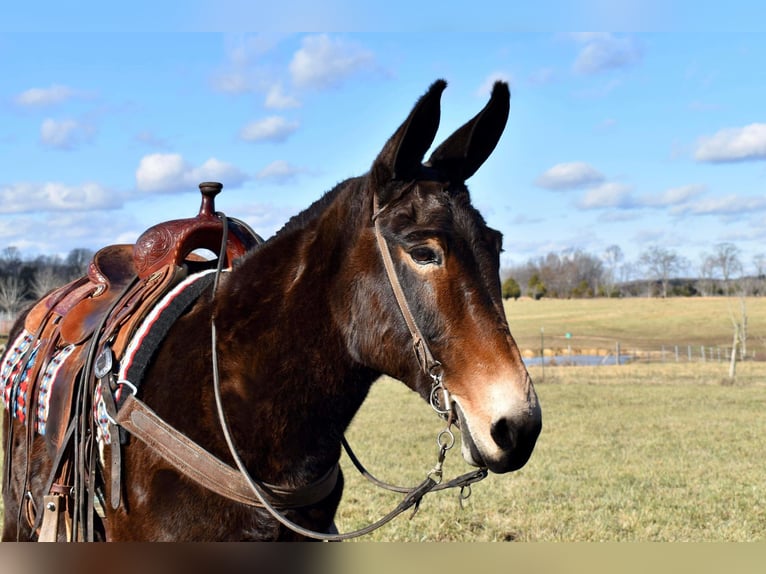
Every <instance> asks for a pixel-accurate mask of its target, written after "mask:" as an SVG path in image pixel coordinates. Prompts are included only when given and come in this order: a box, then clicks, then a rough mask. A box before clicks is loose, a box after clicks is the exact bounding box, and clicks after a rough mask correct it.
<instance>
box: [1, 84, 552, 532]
mask: <svg viewBox="0 0 766 574" xmlns="http://www.w3.org/2000/svg"><path fill="white" fill-rule="evenodd" d="M445 87H446V82H444V81H441V80H440V81H437V82H435V83H434V84H433V85H432V86H431V87H430V89H429V90H428V91H427V92H426V93H425V94H424V95H423V96H422V97H421V98H420V99H419V100H418V101H417V103H416V105H415V106H414V108H413V109H412V111H411V112H410V114H409V116H408V117H407V118H406V120H405V121H404V122H403V123H402V124H401V126H400V127H399V128H398V129H397V130H396V132H395V133H394V134H393V136H392V137H391V138H390V139H389V140H388V141H387V142H386V143H385V145H384V147H383V149H382V151H381V152H380V153H379V155H378V156H377V158H375V160H374V162H373V163H372V166H371V168H370V170H369V172H368V173H366V174H364V175H362V176H360V177H354V178H351V179H348V180H346V181H343V182H342V183H340V184H338V185H337V186H335V187H334V188H333V189H332V190H330V191H329V192H327V193H326V194H325V195H324V196H323V197H321V198H320V199H319V200H317V201H316V202H315V203H314V204H313V205H311V206H310V207H309V208H308V209H306V210H305V211H303V212H302V213H300V214H299V215H296V216H294V217H293V218H292V219H290V220H289V221H288V222H287V224H286V225H285V226H284V227H283V228H282V229H281V230H280V231H279V232H277V233H276V234H275V235H274V236H273V237H272V238H270V239H269V240H268V241H266V242H265V243H264V244H263V245H262V246H259V247H257V248H254V249H252V250H250V251H249V252H248V253H247V254H246V255H244V256H243V257H242V258H241V260H240V261H239V263H238V265H236V266H234V268H233V270H232V271H231V272H229V273H224V274H222V275H221V276H220V283H219V284H218V285H217V286H216V288H215V293H214V294H211V290H212V289H213V287H208V288H206V291H205V292H204V293H203V296H201V297H199V298H198V299H197V300H196V301H194V302H193V303H192V304H191V306H190V308H189V309H188V311H186V312H185V313H184V314H182V316H180V317H179V318H178V319H177V320H176V321H175V323H174V324H173V325H172V326H171V327H169V330H168V332H167V334H166V335H165V336H164V338H163V339H162V341H161V342H160V343H159V345H158V347H157V350H156V353H155V355H154V357H153V359H152V360H151V362H150V363H149V365H148V367H147V370H146V373H145V376H144V380H143V381H142V383H141V385H140V387H139V389H138V394H137V396H138V397H140V399H141V401H143V403H144V404H146V405H148V406H149V407H151V409H152V410H153V411H154V412H155V413H156V414H157V415H158V417H160V418H161V419H162V420H164V421H165V423H167V425H168V426H170V427H172V428H174V429H176V430H177V431H179V432H180V433H182V434H183V435H184V436H185V437H187V438H188V439H190V441H193V442H194V443H196V444H198V445H199V446H201V447H202V448H204V449H205V450H206V451H208V452H209V453H211V454H212V455H214V456H215V457H217V458H218V459H220V460H221V461H223V462H224V463H227V464H229V465H233V464H234V462H235V461H234V458H233V455H232V454H231V452H230V449H229V446H228V445H227V441H226V440H225V436H224V434H223V433H222V430H221V425H220V423H219V415H218V413H217V406H216V390H215V389H214V386H215V385H214V380H213V369H212V367H211V366H212V365H213V364H214V363H215V364H216V365H217V370H218V376H219V377H220V379H219V384H220V397H219V398H220V404H221V408H222V410H223V412H224V413H225V420H226V421H228V426H229V428H230V429H231V441H232V442H233V444H235V445H236V449H237V452H238V453H239V456H240V457H241V462H242V464H243V465H244V467H245V468H246V469H247V471H248V472H249V473H250V474H251V475H252V476H253V477H257V479H258V480H260V481H263V482H265V483H269V484H271V485H278V486H279V487H282V488H285V489H299V488H300V487H302V486H305V485H308V484H313V483H315V482H316V481H317V479H318V478H319V477H325V476H327V475H328V469H333V468H335V467H336V465H337V463H338V461H339V458H340V455H341V441H342V437H343V433H344V431H345V430H346V428H347V426H348V425H349V423H350V421H351V419H352V417H353V416H354V414H355V413H356V412H357V410H358V409H359V408H360V406H361V405H362V403H363V401H364V400H365V397H366V395H367V394H368V391H369V390H370V387H371V385H372V384H373V382H374V381H375V380H376V379H378V378H379V377H380V376H381V375H383V374H385V375H389V376H391V377H393V378H395V379H398V380H400V381H402V382H403V383H404V384H405V385H407V386H408V387H409V388H410V389H411V390H413V391H415V392H416V393H418V394H419V395H421V396H422V397H423V398H424V399H425V400H426V401H432V400H433V399H432V397H431V393H432V390H433V388H434V377H433V374H434V373H433V370H434V367H436V368H437V369H438V371H439V373H438V376H439V380H440V381H441V380H443V386H444V388H445V389H446V390H447V391H448V394H444V395H443V396H445V397H447V399H446V400H447V401H448V402H449V404H448V405H444V404H442V405H441V406H442V407H443V408H449V407H451V412H454V420H450V421H449V422H450V423H453V422H454V424H455V425H456V426H457V427H458V428H459V430H460V436H461V439H462V440H461V442H462V447H461V452H462V455H463V457H464V459H465V460H466V461H467V462H468V463H469V464H470V465H473V466H476V467H480V468H486V469H488V470H489V471H491V472H493V473H497V474H502V473H508V472H511V471H514V470H517V469H519V468H521V467H522V466H523V465H524V464H525V463H526V462H527V460H528V459H529V457H530V455H531V453H532V451H533V448H534V446H535V442H536V440H537V437H538V435H539V433H540V430H541V425H542V423H541V420H542V419H541V409H540V405H539V403H538V400H537V395H536V393H535V390H534V386H533V383H532V381H531V379H530V376H529V374H528V372H527V370H526V368H525V366H524V363H523V362H522V359H521V356H520V353H519V350H518V348H517V346H516V343H515V342H514V339H513V337H512V335H511V332H510V330H509V326H508V323H507V320H506V316H505V312H504V309H503V302H502V298H501V287H500V279H499V265H500V263H499V259H500V252H501V245H502V236H501V234H500V233H499V232H498V231H496V230H494V229H491V228H490V227H488V226H487V224H486V223H485V220H484V219H483V218H482V216H481V215H480V213H479V212H478V211H477V210H476V208H475V207H474V206H473V205H472V204H471V199H470V196H469V191H468V189H467V187H466V184H465V182H466V180H467V179H469V178H470V177H471V176H472V175H473V174H474V173H475V172H476V170H477V169H479V167H480V166H481V165H482V164H483V163H484V162H485V160H486V159H487V158H488V157H489V156H490V154H491V153H492V151H493V150H494V148H495V146H496V144H497V142H498V141H499V138H500V136H501V134H502V132H503V130H504V128H505V124H506V121H507V117H508V112H509V102H510V93H509V89H508V86H507V85H506V84H505V83H502V82H498V83H496V84H495V86H494V88H493V91H492V94H491V97H490V100H489V102H488V103H487V104H486V106H485V107H484V108H483V109H482V110H481V111H480V112H479V113H478V114H477V115H476V116H475V117H474V118H473V119H471V120H470V121H468V122H467V123H466V124H465V125H463V126H462V127H460V128H459V129H458V130H457V131H455V132H454V133H453V134H452V135H451V136H449V137H448V138H447V139H446V140H445V141H444V142H443V143H442V144H441V145H439V146H438V147H436V148H435V150H434V151H433V153H432V154H431V155H430V157H429V159H428V160H427V161H426V162H423V158H424V157H425V154H426V152H427V151H428V149H429V148H430V147H431V145H432V143H433V140H434V138H435V136H436V132H437V128H438V126H439V119H440V98H441V94H442V91H443V90H444V88H445ZM376 229H377V233H378V234H379V235H380V238H379V239H376ZM381 246H383V247H381ZM381 249H385V250H386V251H387V252H388V255H389V257H390V260H391V266H392V269H391V272H392V273H394V274H395V276H396V278H397V279H398V282H399V289H400V291H401V293H400V294H399V295H397V294H396V293H395V289H394V288H393V287H392V283H391V281H390V279H389V276H388V275H387V270H386V264H385V263H384V259H385V256H383V255H382V253H381ZM397 297H399V298H402V297H403V299H404V301H405V304H406V305H408V307H409V311H407V312H405V311H404V310H403V309H402V308H401V306H400V304H399V303H398V301H397ZM408 312H409V313H410V314H411V317H410V320H411V322H413V323H414V325H415V327H416V331H417V332H418V333H419V334H420V335H422V339H423V341H414V348H413V331H412V329H411V328H410V327H411V326H408V321H407V317H406V315H407V313H408ZM211 321H214V322H215V326H216V330H215V332H216V333H217V335H216V341H215V345H214V348H213V349H211V337H212V335H211V329H210V325H211ZM424 348H425V351H424V350H423V349H424ZM429 357H430V363H429V362H428V361H429ZM424 365H425V367H426V368H424ZM10 426H13V431H14V432H13V435H12V439H13V440H12V441H11V444H10V447H9V448H10V450H8V451H6V453H5V464H6V466H8V465H11V466H10V467H9V468H7V469H6V470H7V472H9V478H8V480H9V484H8V485H7V486H6V488H5V490H4V493H3V496H4V501H5V520H4V527H3V539H5V540H16V539H18V540H35V539H36V538H37V536H38V531H37V530H36V529H35V525H34V520H33V519H30V520H28V519H26V518H25V517H24V516H23V515H24V514H26V513H25V512H23V511H22V508H21V505H22V503H23V501H24V500H26V499H30V500H32V501H35V504H34V505H33V506H34V507H35V508H41V507H42V500H43V496H44V495H45V494H47V493H46V492H44V488H45V483H46V479H47V478H48V477H49V476H50V475H51V472H52V468H53V466H54V462H53V460H52V455H51V450H50V448H49V446H46V444H45V437H44V436H39V435H36V436H35V437H34V438H33V439H32V440H31V441H29V442H28V443H27V441H25V440H23V439H24V437H27V436H28V435H29V433H28V430H27V429H25V427H24V425H22V423H21V422H19V421H18V420H17V419H15V418H13V417H12V416H10V415H9V414H8V412H7V411H6V413H5V430H6V435H7V434H8V432H9V427H10ZM91 438H92V437H91ZM123 438H125V437H123ZM112 440H113V441H114V440H116V439H115V438H114V437H113V438H112ZM123 442H124V444H123V446H122V449H121V450H122V456H121V460H120V461H119V464H118V467H117V468H118V470H119V472H121V478H120V481H119V482H118V485H119V486H118V487H117V488H119V489H120V490H121V498H120V499H119V504H117V505H116V508H115V507H113V505H112V504H108V503H105V504H104V509H103V516H95V518H92V519H93V520H94V521H95V522H96V531H97V536H96V538H99V537H101V538H103V539H105V540H114V541H127V540H154V541H162V540H167V541H169V540H185V541H202V540H217V541H234V540H303V539H305V537H304V536H303V535H302V534H300V533H296V532H294V531H293V530H291V529H290V528H288V527H286V526H285V525H284V524H283V523H281V522H279V521H277V520H275V519H274V518H273V517H272V515H271V514H270V513H268V512H267V511H266V510H265V509H264V508H262V507H255V506H252V505H247V504H243V503H241V502H237V501H234V500H231V499H227V498H225V497H223V496H221V495H219V494H217V493H215V492H211V491H210V490H209V489H207V488H205V487H203V486H201V485H200V484H199V483H198V482H197V481H195V480H192V479H191V478H190V477H189V476H187V475H186V474H184V473H183V472H181V471H179V470H178V468H176V467H175V466H173V465H171V464H169V463H168V461H167V460H166V458H163V457H162V456H160V455H158V454H157V452H156V451H155V450H152V448H150V446H148V445H147V444H146V443H145V442H143V441H141V440H135V437H132V436H129V437H128V438H127V441H123ZM27 444H28V446H27ZM113 448H115V447H114V446H110V445H109V444H106V445H105V446H104V447H103V451H104V452H103V453H102V454H103V457H102V458H101V459H100V463H99V464H98V468H97V469H96V470H97V472H94V473H92V475H91V476H92V477H93V476H95V480H96V481H97V483H98V485H99V490H100V491H102V492H103V493H104V498H105V499H108V498H109V495H110V492H109V491H110V489H114V488H115V487H114V485H113V481H112V478H113V477H112V473H113V472H114V467H113V466H112V465H111V464H109V463H108V461H109V460H110V457H109V453H110V450H112V449H113ZM25 458H26V459H27V461H28V462H27V464H20V463H19V461H21V460H24V459H25ZM25 473H26V474H25ZM331 474H333V477H332V482H331V484H330V485H329V487H327V488H326V492H325V493H323V495H322V498H321V500H312V501H311V502H309V503H308V504H306V505H303V506H297V507H291V508H287V509H285V510H284V516H285V517H286V518H288V519H289V520H290V521H292V522H294V523H296V524H298V525H301V526H303V527H305V528H309V529H313V530H315V531H319V532H332V531H333V528H334V515H335V512H336V509H337V507H338V504H339V502H340V499H341V495H342V491H343V476H342V473H340V472H335V473H331ZM112 494H114V493H112ZM38 526H39V525H38Z"/></svg>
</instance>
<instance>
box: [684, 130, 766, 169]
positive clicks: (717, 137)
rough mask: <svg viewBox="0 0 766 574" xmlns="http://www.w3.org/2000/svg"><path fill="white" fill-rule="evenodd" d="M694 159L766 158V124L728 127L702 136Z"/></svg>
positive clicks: (711, 160) (721, 160)
mask: <svg viewBox="0 0 766 574" xmlns="http://www.w3.org/2000/svg"><path fill="white" fill-rule="evenodd" d="M694 159H696V160H697V161H706V162H729V161H747V160H759V159H760V160H762V159H766V124H759V123H754V124H750V125H747V126H744V127H741V128H727V129H723V130H720V131H719V132H716V133H715V134H714V135H712V136H709V137H703V138H700V140H699V141H698V143H697V149H696V150H695V152H694Z"/></svg>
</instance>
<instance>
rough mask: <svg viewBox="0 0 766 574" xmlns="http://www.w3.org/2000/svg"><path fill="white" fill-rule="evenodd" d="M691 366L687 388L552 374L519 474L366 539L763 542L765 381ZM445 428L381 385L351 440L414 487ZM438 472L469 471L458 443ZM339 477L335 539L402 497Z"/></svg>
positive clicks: (659, 380) (667, 376)
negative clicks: (728, 382)
mask: <svg viewBox="0 0 766 574" xmlns="http://www.w3.org/2000/svg"><path fill="white" fill-rule="evenodd" d="M684 367H685V369H689V368H691V367H692V366H684ZM693 367H694V368H697V369H698V370H701V371H702V372H701V373H697V375H688V374H687V375H686V379H685V380H684V381H683V382H682V383H681V384H677V383H675V382H674V381H675V378H676V375H677V372H678V371H679V367H678V366H677V365H665V366H662V365H657V366H655V367H654V368H653V369H651V371H652V373H651V375H650V376H643V375H641V374H640V372H639V371H641V370H643V369H646V366H644V365H640V366H635V367H612V368H610V367H594V368H586V367H558V368H548V369H546V371H547V372H550V373H551V375H550V376H549V378H548V381H549V382H546V383H538V385H537V390H538V394H539V396H540V401H541V404H542V407H543V421H544V422H543V433H542V434H541V436H540V439H539V441H538V445H537V448H536V450H535V452H534V454H533V455H532V459H531V460H530V462H529V463H528V464H527V465H526V466H525V467H524V468H523V469H522V470H520V471H518V472H516V473H512V474H507V475H490V477H489V478H488V479H487V480H485V481H484V482H483V483H479V484H477V485H475V486H474V488H473V494H472V496H471V497H470V499H469V500H468V501H467V503H466V508H465V509H464V510H461V509H460V506H459V504H458V501H457V498H456V493H447V492H442V493H436V494H431V495H428V496H427V498H426V499H425V500H424V501H423V505H422V508H421V510H420V512H419V513H418V514H417V515H416V516H415V517H414V518H413V519H412V520H408V519H407V518H406V517H400V518H398V519H397V520H396V521H394V522H393V523H391V524H389V525H387V526H385V527H384V528H382V529H380V530H379V531H377V532H376V533H374V534H372V535H371V536H370V537H368V538H366V539H372V540H394V541H420V540H429V541H440V540H451V541H507V540H520V541H752V540H761V541H763V540H766V477H765V476H764V472H763V468H764V467H763V464H764V462H763V461H764V447H763V438H764V437H766V417H764V415H763V413H764V412H766V374H765V373H764V372H763V369H761V370H760V372H755V373H752V379H753V382H750V383H747V384H745V383H741V382H740V383H737V384H735V385H733V386H724V385H721V384H719V383H718V381H719V380H720V379H719V373H718V372H717V371H716V369H715V368H714V367H713V366H710V365H707V366H706V365H693ZM619 369H623V370H625V371H627V372H628V373H629V372H631V371H632V372H633V373H634V374H635V375H637V376H636V378H635V380H634V381H633V382H626V381H625V380H624V379H623V378H622V374H619V373H617V371H618V370H619ZM609 371H611V372H612V374H613V375H615V377H614V378H610V377H609ZM705 373H707V374H705ZM596 375H598V377H601V380H600V382H599V384H592V381H593V380H594V379H595V378H596ZM756 379H757V380H760V382H755V381H756ZM439 428H440V422H439V421H438V420H437V419H436V417H435V415H434V414H433V413H432V412H430V410H429V407H428V406H427V405H425V404H424V403H422V401H420V399H418V398H417V397H415V396H414V395H413V394H412V393H410V392H409V391H408V390H406V389H405V388H404V386H403V385H400V384H398V383H395V382H391V381H386V382H381V383H379V384H376V385H375V387H374V388H373V392H372V394H371V396H370V397H369V399H368V401H367V402H366V403H365V405H364V407H363V408H362V410H361V411H360V413H359V414H358V416H357V418H356V419H355V420H354V423H353V424H352V428H351V429H350V432H349V439H350V440H351V441H352V446H355V450H357V451H358V455H359V456H360V458H362V460H363V462H364V463H365V464H367V465H368V468H369V469H370V470H371V471H372V472H373V474H375V473H378V474H380V475H381V478H383V479H386V480H391V481H399V482H403V483H416V482H418V481H419V480H421V479H422V477H423V476H424V474H425V473H426V472H427V471H428V470H429V469H430V468H431V466H432V465H433V462H434V460H435V459H434V457H435V454H436V447H435V442H434V437H435V434H436V432H438V430H439ZM346 462H347V461H346ZM349 464H350V463H349ZM446 468H447V471H448V474H449V475H450V476H453V475H455V474H459V473H461V472H464V471H465V470H467V469H468V467H467V466H465V465H464V463H463V462H462V458H461V456H460V453H459V452H458V448H457V447H456V448H455V449H454V451H452V452H450V453H449V456H448V459H447V464H446ZM344 469H346V470H345V475H346V479H347V486H346V494H345V496H344V500H343V501H342V503H341V508H340V511H339V514H338V526H339V528H341V530H344V529H353V528H358V527H360V526H362V525H363V524H365V523H367V522H369V521H371V520H374V519H375V518H376V517H378V516H380V515H381V514H383V513H384V512H385V511H387V510H388V509H390V508H392V507H393V506H394V505H395V504H396V502H397V501H398V496H397V495H391V494H385V493H383V492H382V491H380V490H378V489H376V488H375V487H373V486H372V485H370V484H369V483H366V482H364V479H362V478H360V477H359V475H358V474H356V472H355V471H354V470H353V469H352V468H351V467H350V466H349V465H344Z"/></svg>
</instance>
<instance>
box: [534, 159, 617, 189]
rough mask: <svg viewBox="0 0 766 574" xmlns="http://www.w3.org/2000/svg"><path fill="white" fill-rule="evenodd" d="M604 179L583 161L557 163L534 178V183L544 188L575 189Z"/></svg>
mask: <svg viewBox="0 0 766 574" xmlns="http://www.w3.org/2000/svg"><path fill="white" fill-rule="evenodd" d="M602 181H604V176H603V175H602V174H601V173H600V172H599V171H598V170H596V169H595V168H594V167H592V166H591V165H589V164H587V163H585V162H579V161H577V162H570V163H559V164H556V165H554V166H553V167H552V168H550V169H548V170H547V171H545V172H544V173H543V174H542V175H540V176H539V177H538V178H537V179H536V180H535V185H537V186H539V187H544V188H546V189H556V190H559V189H577V188H581V187H586V186H589V185H594V184H598V183H601V182H602Z"/></svg>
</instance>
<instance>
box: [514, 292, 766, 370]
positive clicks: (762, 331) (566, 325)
mask: <svg viewBox="0 0 766 574" xmlns="http://www.w3.org/2000/svg"><path fill="white" fill-rule="evenodd" d="M745 302H746V309H747V314H748V331H749V339H748V347H749V349H750V350H751V351H755V352H756V353H757V354H758V358H759V359H762V360H766V297H749V298H746V299H745ZM505 305H506V307H505V308H506V313H507V315H508V321H509V323H510V325H511V332H512V333H513V336H514V338H515V339H516V341H517V343H518V344H519V347H520V348H522V349H534V350H538V349H539V348H540V329H541V328H544V330H545V339H546V346H549V345H551V346H552V345H558V346H565V345H568V344H571V345H572V346H574V347H578V348H607V349H614V344H615V342H617V341H619V342H620V343H621V345H622V348H623V350H630V349H657V348H659V347H660V346H661V345H666V346H668V347H672V346H674V345H681V346H685V345H694V346H696V347H698V346H700V345H705V346H708V347H711V346H717V345H721V346H727V345H731V341H732V334H733V329H732V322H731V315H732V313H734V314H737V313H739V312H740V299H738V298H727V297H693V298H672V299H648V298H632V299H570V300H564V299H542V300H540V301H534V300H532V299H529V298H526V297H525V298H522V299H519V300H518V301H513V300H509V301H506V304H505ZM565 333H571V334H572V338H571V339H565V338H564V335H565Z"/></svg>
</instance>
